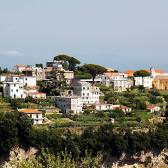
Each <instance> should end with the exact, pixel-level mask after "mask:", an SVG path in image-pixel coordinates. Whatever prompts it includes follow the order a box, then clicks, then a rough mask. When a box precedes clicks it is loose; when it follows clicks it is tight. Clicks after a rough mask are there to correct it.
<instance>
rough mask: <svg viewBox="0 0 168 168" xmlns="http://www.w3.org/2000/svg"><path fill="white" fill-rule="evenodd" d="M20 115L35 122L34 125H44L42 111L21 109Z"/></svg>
mask: <svg viewBox="0 0 168 168" xmlns="http://www.w3.org/2000/svg"><path fill="white" fill-rule="evenodd" d="M18 111H19V112H20V113H22V114H25V115H27V116H28V117H30V118H31V119H32V121H33V124H42V123H43V120H44V118H43V113H42V111H39V110H36V109H19V110H18Z"/></svg>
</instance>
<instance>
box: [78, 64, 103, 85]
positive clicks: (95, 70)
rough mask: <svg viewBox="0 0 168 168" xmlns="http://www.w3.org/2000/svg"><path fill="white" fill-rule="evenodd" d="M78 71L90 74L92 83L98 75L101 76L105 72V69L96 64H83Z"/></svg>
mask: <svg viewBox="0 0 168 168" xmlns="http://www.w3.org/2000/svg"><path fill="white" fill-rule="evenodd" d="M80 70H81V71H84V72H87V73H90V74H91V75H92V79H93V82H94V80H95V78H96V76H97V75H98V74H103V73H104V72H106V68H104V67H102V66H100V65H97V64H84V65H83V66H81V67H80Z"/></svg>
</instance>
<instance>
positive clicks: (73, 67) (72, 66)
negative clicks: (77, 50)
mask: <svg viewBox="0 0 168 168" xmlns="http://www.w3.org/2000/svg"><path fill="white" fill-rule="evenodd" d="M77 64H80V61H79V60H77V59H76V58H74V57H71V58H70V59H69V70H70V71H75V70H76V65H77Z"/></svg>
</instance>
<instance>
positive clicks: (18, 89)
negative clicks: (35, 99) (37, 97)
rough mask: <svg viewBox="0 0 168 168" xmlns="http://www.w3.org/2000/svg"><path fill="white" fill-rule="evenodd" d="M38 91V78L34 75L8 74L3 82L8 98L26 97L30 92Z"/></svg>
mask: <svg viewBox="0 0 168 168" xmlns="http://www.w3.org/2000/svg"><path fill="white" fill-rule="evenodd" d="M31 91H33V92H36V91H37V90H36V78H35V77H32V76H19V75H13V76H11V75H10V76H7V77H6V79H5V81H4V82H3V95H4V97H6V98H11V99H15V98H26V97H27V96H29V92H31Z"/></svg>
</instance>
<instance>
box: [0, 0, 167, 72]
mask: <svg viewBox="0 0 168 168" xmlns="http://www.w3.org/2000/svg"><path fill="white" fill-rule="evenodd" d="M167 19H168V0H48V1H47V0H28V1H26V0H5V1H4V0H0V58H1V61H0V66H11V65H13V64H16V63H26V64H34V63H37V62H42V63H45V62H46V61H47V60H51V59H52V57H53V56H55V55H58V54H60V53H65V54H69V55H72V56H74V57H77V58H78V59H80V60H81V61H82V62H83V63H96V64H102V65H103V66H107V67H113V68H116V69H119V70H125V69H140V68H147V67H150V66H153V67H156V68H163V69H165V70H167V71H168V66H167V63H168V21H167Z"/></svg>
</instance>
